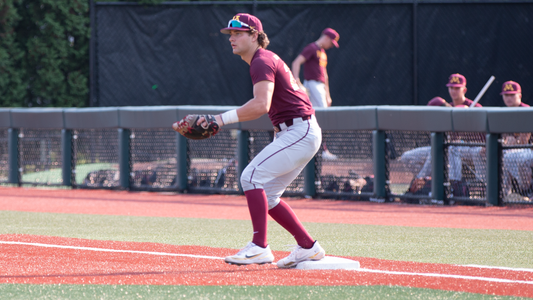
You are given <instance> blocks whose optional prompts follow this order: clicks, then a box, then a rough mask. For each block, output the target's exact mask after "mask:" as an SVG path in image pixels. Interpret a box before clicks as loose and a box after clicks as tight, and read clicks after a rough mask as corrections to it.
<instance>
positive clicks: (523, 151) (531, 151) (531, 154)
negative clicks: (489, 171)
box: [500, 133, 533, 204]
mask: <svg viewBox="0 0 533 300" xmlns="http://www.w3.org/2000/svg"><path fill="white" fill-rule="evenodd" d="M522 134H523V133H522ZM514 136H515V137H516V138H518V137H519V136H520V134H518V133H517V134H515V135H514ZM500 144H501V148H502V153H501V154H502V155H500V158H501V159H500V165H501V170H502V171H501V173H500V175H501V176H500V182H501V189H500V198H501V199H503V202H504V203H507V204H513V203H520V204H523V203H531V199H532V198H533V185H532V180H533V146H532V145H531V144H529V145H516V146H508V145H505V143H504V140H503V139H502V140H501V141H500Z"/></svg>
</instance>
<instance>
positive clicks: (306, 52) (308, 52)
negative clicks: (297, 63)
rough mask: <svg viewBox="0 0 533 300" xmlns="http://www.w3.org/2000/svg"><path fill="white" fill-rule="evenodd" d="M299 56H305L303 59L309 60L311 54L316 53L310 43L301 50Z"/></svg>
mask: <svg viewBox="0 0 533 300" xmlns="http://www.w3.org/2000/svg"><path fill="white" fill-rule="evenodd" d="M300 55H301V56H303V57H304V58H305V60H309V59H310V58H311V57H312V56H313V55H316V53H315V49H314V47H313V45H312V44H309V45H307V47H305V48H304V49H303V50H302V52H301V53H300Z"/></svg>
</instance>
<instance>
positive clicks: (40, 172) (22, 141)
mask: <svg viewBox="0 0 533 300" xmlns="http://www.w3.org/2000/svg"><path fill="white" fill-rule="evenodd" d="M18 151H19V165H20V170H19V171H20V173H21V183H22V184H34V185H61V184H63V178H62V173H61V172H62V165H63V164H62V153H61V130H47V129H20V131H19V142H18Z"/></svg>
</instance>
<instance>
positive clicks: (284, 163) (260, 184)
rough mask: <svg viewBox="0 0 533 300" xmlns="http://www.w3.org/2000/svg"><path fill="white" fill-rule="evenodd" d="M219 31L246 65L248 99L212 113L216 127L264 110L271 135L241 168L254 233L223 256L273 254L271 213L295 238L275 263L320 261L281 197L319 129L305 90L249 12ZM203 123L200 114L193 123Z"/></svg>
mask: <svg viewBox="0 0 533 300" xmlns="http://www.w3.org/2000/svg"><path fill="white" fill-rule="evenodd" d="M220 32H222V33H224V34H228V35H229V42H230V45H231V48H232V49H233V53H234V54H236V55H239V56H240V57H241V58H242V60H244V61H245V62H246V63H248V64H249V65H250V76H251V78H252V83H253V96H254V97H253V98H252V99H251V100H249V101H248V102H246V103H245V104H244V105H242V106H241V107H240V108H238V109H235V110H231V111H228V112H225V113H223V114H220V115H216V116H215V119H216V121H217V123H218V124H220V125H221V126H223V125H226V124H231V123H236V122H242V121H249V120H254V119H257V118H259V117H260V116H262V115H263V114H266V113H268V116H269V118H270V120H271V121H272V124H273V125H274V131H275V139H274V141H273V142H272V143H270V144H269V145H267V146H266V147H265V148H264V149H263V150H262V151H261V152H260V153H259V154H258V155H257V156H256V157H255V158H254V159H253V160H252V161H251V162H250V164H249V165H248V166H247V167H246V168H245V170H244V171H243V173H242V175H241V185H242V188H243V190H244V194H245V196H246V201H247V202H248V209H249V211H250V216H251V219H252V226H253V238H252V241H251V242H249V243H248V244H247V245H246V247H244V248H243V249H241V250H240V251H239V252H238V253H237V254H235V255H232V256H228V257H226V258H225V261H226V262H227V263H231V264H237V265H247V264H265V263H271V262H273V260H274V256H273V255H272V252H271V251H270V246H269V245H268V243H267V216H268V215H270V216H271V217H272V218H273V219H274V220H275V221H276V222H278V223H279V224H280V225H281V226H282V227H283V228H285V229H286V230H287V231H289V232H290V233H291V235H292V236H294V238H295V239H296V242H297V244H298V245H297V246H296V247H295V249H294V250H293V251H292V252H291V254H290V255H289V256H287V257H285V258H283V259H281V260H279V261H278V262H277V265H278V267H280V268H292V267H295V266H296V265H297V264H298V263H299V262H302V261H306V260H320V259H322V258H323V257H324V256H325V251H324V249H323V248H322V247H321V246H320V244H319V243H318V241H316V240H315V239H313V238H312V237H311V235H309V233H308V232H307V230H306V229H305V228H304V226H303V225H302V223H300V221H299V220H298V218H297V217H296V215H295V214H294V212H293V211H292V209H291V208H290V207H289V205H288V204H287V203H286V202H284V201H283V200H281V199H280V197H281V195H282V194H283V192H284V191H285V189H286V187H287V186H288V185H289V184H290V183H291V182H292V181H293V180H294V179H295V178H296V177H297V176H298V174H299V173H300V172H301V171H302V169H303V168H304V167H305V166H306V164H307V163H308V162H309V161H310V160H311V158H312V157H313V156H314V155H315V153H316V152H317V151H318V148H319V147H320V143H321V140H322V130H321V129H320V127H319V125H318V123H317V121H316V119H315V116H314V109H313V107H312V105H311V102H310V101H309V97H308V96H307V94H306V93H305V92H304V91H303V90H302V89H301V88H300V86H299V85H298V83H297V82H296V80H295V79H294V77H293V75H292V73H291V70H290V69H289V67H288V66H287V65H286V64H285V62H283V60H281V58H280V57H279V56H278V55H276V54H275V53H273V52H271V51H269V50H266V47H267V46H268V44H269V40H268V37H267V35H266V33H264V32H263V25H262V24H261V21H260V20H259V19H258V18H257V17H255V16H253V15H250V14H245V13H239V14H236V15H235V16H234V17H233V18H232V19H231V20H230V21H229V22H228V26H227V27H225V28H223V29H221V30H220ZM200 123H202V120H201V119H200V120H199V121H198V124H200Z"/></svg>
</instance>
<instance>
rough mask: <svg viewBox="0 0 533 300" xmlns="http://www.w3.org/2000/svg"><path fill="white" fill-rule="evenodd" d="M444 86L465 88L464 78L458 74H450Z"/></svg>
mask: <svg viewBox="0 0 533 300" xmlns="http://www.w3.org/2000/svg"><path fill="white" fill-rule="evenodd" d="M446 86H454V87H465V86H466V78H465V77H464V76H463V75H461V74H459V73H456V74H452V75H450V78H448V84H446Z"/></svg>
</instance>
